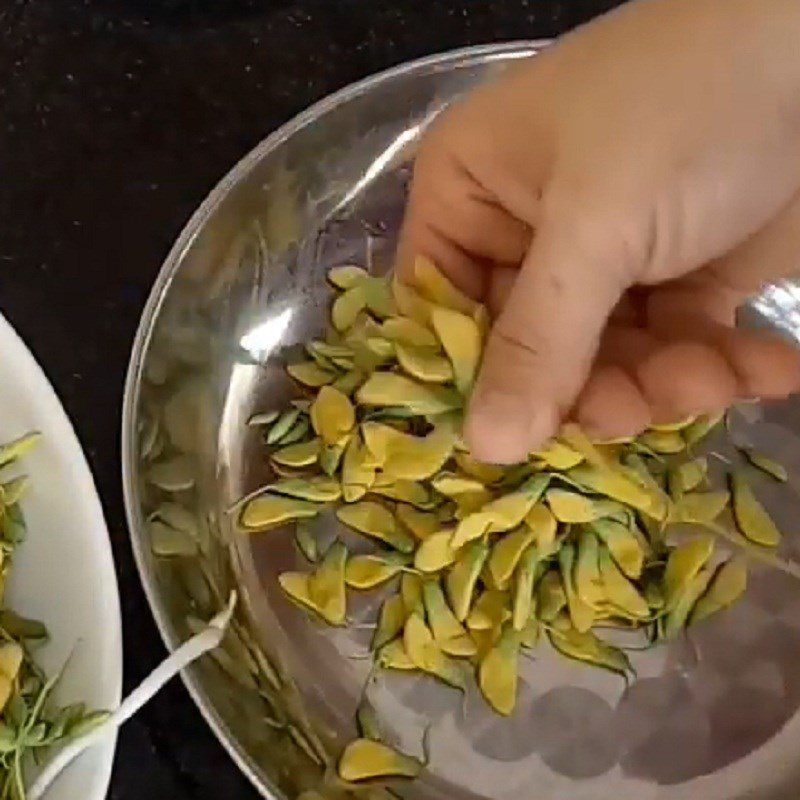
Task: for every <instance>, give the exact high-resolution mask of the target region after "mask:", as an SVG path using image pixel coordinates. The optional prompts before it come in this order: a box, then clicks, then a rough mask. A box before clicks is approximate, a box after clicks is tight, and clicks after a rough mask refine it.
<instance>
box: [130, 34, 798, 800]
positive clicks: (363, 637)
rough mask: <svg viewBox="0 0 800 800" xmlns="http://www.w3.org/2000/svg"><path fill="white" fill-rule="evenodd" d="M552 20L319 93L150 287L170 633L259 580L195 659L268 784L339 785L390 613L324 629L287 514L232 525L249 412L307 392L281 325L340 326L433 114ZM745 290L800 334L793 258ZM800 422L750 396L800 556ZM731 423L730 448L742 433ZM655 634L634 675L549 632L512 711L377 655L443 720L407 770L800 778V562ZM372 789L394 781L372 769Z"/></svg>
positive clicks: (393, 683)
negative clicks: (167, 519)
mask: <svg viewBox="0 0 800 800" xmlns="http://www.w3.org/2000/svg"><path fill="white" fill-rule="evenodd" d="M541 46H543V45H542V43H531V44H513V45H498V46H490V47H485V48H476V49H472V50H467V51H461V52H456V53H449V54H445V55H443V56H438V57H435V58H432V59H427V60H424V61H420V62H416V63H413V64H410V65H406V66H403V67H400V68H398V69H396V70H392V71H390V72H388V73H384V74H382V75H378V76H376V77H374V78H371V79H369V80H367V81H365V82H363V83H361V84H358V85H356V86H353V87H350V88H348V89H346V90H344V91H343V92H341V93H339V94H337V95H334V96H332V97H331V98H328V99H327V100H324V101H323V102H322V103H320V104H318V105H317V106H315V107H313V108H312V109H310V110H309V111H308V112H306V113H305V114H303V115H301V116H300V117H298V118H297V119H296V120H294V121H293V122H291V123H289V124H288V125H287V126H285V127H284V128H282V129H281V130H279V131H277V132H276V133H275V134H273V136H271V137H269V138H268V139H267V140H265V142H264V143H262V144H261V145H260V146H259V147H258V148H256V150H254V151H253V152H252V153H251V154H250V155H248V156H247V157H246V158H245V159H244V160H243V161H242V162H241V163H240V164H238V165H237V166H236V167H235V168H234V169H233V170H232V171H231V173H230V174H229V175H228V176H227V177H226V178H225V179H224V180H223V181H222V183H221V184H220V185H219V186H218V187H217V188H216V189H215V190H214V192H213V193H212V194H211V195H210V197H209V198H208V200H207V201H206V202H205V203H204V204H203V206H202V207H201V208H200V209H199V211H198V212H197V213H196V214H195V216H194V217H193V218H192V219H191V221H190V222H189V224H188V225H187V227H186V229H185V230H184V232H183V234H182V235H181V237H180V239H179V240H178V242H177V243H176V245H175V247H174V248H173V250H172V252H171V253H170V255H169V257H168V258H167V260H166V262H165V264H164V267H163V269H162V271H161V274H160V275H159V278H158V280H157V281H156V284H155V286H154V288H153V292H152V294H151V297H150V300H149V302H148V304H147V308H146V310H145V313H144V316H143V319H142V323H141V326H140V329H139V333H138V336H137V340H136V344H135V347H134V352H133V356H132V360H131V367H130V372H129V377H128V383H127V387H126V394H125V408H124V420H123V459H124V463H123V468H124V481H125V496H126V503H127V509H128V517H129V524H130V528H131V536H132V540H133V545H134V550H135V553H136V557H137V561H138V564H139V569H140V572H141V575H142V580H143V583H144V585H145V589H146V591H147V594H148V597H149V600H150V604H151V607H152V609H153V613H154V615H155V617H156V620H157V622H158V625H159V627H160V629H161V632H162V635H163V636H164V640H165V642H166V644H167V646H168V647H170V648H172V647H174V646H175V644H176V643H177V642H178V641H180V640H181V639H183V638H184V637H185V636H186V635H187V634H188V633H189V632H190V631H191V630H192V628H193V626H196V625H197V624H198V622H197V621H198V620H201V619H205V618H206V617H208V616H209V615H210V614H211V613H213V611H214V610H215V609H216V608H217V607H218V606H219V605H220V603H221V602H222V601H223V599H224V598H225V597H226V596H227V593H228V592H229V591H230V589H232V588H234V587H235V588H237V589H238V590H239V592H240V594H241V596H242V599H243V602H242V603H241V604H240V607H239V610H238V613H237V618H236V625H235V628H234V629H233V631H232V632H231V634H230V635H229V636H228V638H227V640H226V646H225V649H224V650H223V651H221V652H219V653H217V654H216V657H215V658H214V659H211V658H208V659H206V661H205V662H204V663H202V664H200V665H198V666H197V667H196V668H194V669H192V670H190V671H189V672H188V674H187V675H186V676H185V680H186V683H187V686H188V688H189V690H190V692H191V693H192V696H193V697H194V698H195V700H196V702H197V703H198V705H199V707H200V709H201V711H202V712H203V714H204V715H205V717H206V719H207V720H208V721H209V724H211V726H212V727H213V728H214V730H215V731H216V733H217V735H218V736H219V738H220V740H221V741H222V743H223V744H224V745H225V746H226V747H227V748H228V750H229V751H230V753H231V754H232V756H233V757H234V758H235V759H236V761H237V763H238V764H239V765H240V766H241V767H242V769H243V770H244V771H245V772H246V773H247V774H248V775H249V777H250V778H251V779H252V780H253V783H254V784H255V785H256V787H257V788H258V789H259V790H260V791H261V792H262V793H263V794H264V796H267V797H279V796H291V797H293V796H295V795H297V794H298V793H300V792H303V791H317V792H321V793H322V794H323V795H325V796H328V795H331V796H337V797H341V796H344V793H343V790H342V789H341V787H336V786H334V785H332V784H331V782H330V781H329V780H328V781H326V780H325V779H324V774H325V767H326V765H329V764H330V763H332V762H331V760H332V758H333V755H334V754H335V753H336V752H337V748H339V747H340V746H341V744H342V743H343V742H344V741H345V740H346V739H347V738H349V737H351V736H352V735H353V734H354V728H353V712H354V710H355V706H356V704H357V702H358V698H359V695H360V693H361V691H362V686H363V684H364V679H365V678H366V675H367V672H368V669H369V662H368V661H366V660H364V659H363V658H361V656H362V655H363V654H364V653H365V652H366V645H367V643H368V641H369V636H370V631H369V630H368V629H366V627H365V625H364V624H361V625H359V624H355V625H353V626H351V627H350V628H348V629H346V630H328V629H323V628H322V627H320V626H318V625H316V624H315V623H313V622H311V621H310V620H308V618H307V617H306V616H305V615H303V614H302V613H301V612H299V611H298V610H297V609H295V608H294V607H293V606H290V605H289V604H288V603H287V602H286V601H285V599H284V598H283V597H282V596H281V594H280V593H279V592H278V591H276V583H275V576H276V574H277V573H278V572H279V571H282V570H284V569H287V568H290V567H291V566H292V565H293V564H295V563H296V559H297V558H298V557H297V555H296V553H295V549H294V546H293V543H292V538H291V535H290V533H289V532H288V531H272V532H269V533H265V534H260V535H257V536H253V537H244V536H242V535H240V534H238V533H237V531H236V530H235V528H234V527H233V525H232V515H231V514H230V513H229V512H230V508H231V506H232V505H233V504H234V503H235V502H236V500H237V499H238V498H239V497H241V496H242V495H243V494H244V493H246V492H248V491H250V490H252V489H253V488H255V487H256V486H258V485H260V484H261V483H263V482H264V481H265V480H266V479H268V478H269V471H268V465H267V462H266V459H265V458H264V448H263V445H262V443H261V441H260V439H259V435H258V433H257V431H256V430H254V429H253V428H248V427H247V425H246V421H247V419H248V418H249V416H250V415H251V414H252V413H253V412H254V411H265V410H270V409H273V408H278V407H280V406H282V405H283V404H284V403H285V402H286V400H287V399H288V398H290V397H291V396H292V386H291V384H290V382H289V381H288V380H287V378H286V376H285V374H284V372H283V369H282V359H281V351H282V348H284V347H288V346H291V345H293V344H295V343H297V342H301V341H303V340H305V339H307V338H308V337H309V336H310V335H313V334H314V333H316V332H318V331H320V330H321V329H322V327H323V325H324V321H325V316H326V313H327V302H328V299H329V290H328V288H327V286H326V283H325V280H324V273H325V269H326V268H327V267H330V266H333V265H335V264H339V263H342V262H356V263H361V264H366V265H368V266H369V267H370V268H371V269H372V270H374V271H381V270H384V269H386V267H387V266H388V263H389V259H390V257H391V253H392V250H393V245H394V236H395V234H396V230H397V224H398V221H399V219H400V215H401V212H402V205H403V200H404V187H405V182H406V180H407V171H408V167H407V164H408V160H409V158H410V157H411V156H412V155H413V150H414V145H415V142H416V140H417V138H418V136H419V133H420V130H421V129H422V128H423V127H424V126H425V125H426V124H427V123H428V122H429V121H430V119H431V118H432V117H433V116H434V115H435V114H436V113H437V111H438V110H439V109H440V108H441V107H442V106H443V105H444V104H446V103H447V102H449V101H451V100H452V99H453V98H454V97H457V96H458V95H459V94H460V93H461V92H463V91H464V90H465V89H466V88H468V87H469V86H471V85H474V84H475V83H476V82H478V81H479V80H481V79H483V78H484V77H485V76H486V74H487V72H488V71H490V70H493V69H500V68H502V67H503V65H504V64H506V63H508V62H509V61H510V60H512V59H516V58H520V57H527V56H530V55H532V54H534V53H535V52H536V50H537V49H539V48H540V47H541ZM747 314H748V317H749V319H750V320H751V321H752V322H754V323H755V324H761V325H770V326H773V327H777V328H779V329H781V330H783V331H784V332H785V333H786V334H787V335H789V336H792V337H794V338H795V339H798V338H800V291H798V290H797V289H796V287H795V286H794V284H792V283H789V284H786V285H785V286H781V287H772V288H771V289H769V290H768V291H767V292H765V294H764V296H763V297H762V298H760V299H759V300H758V301H757V302H756V303H754V304H752V306H751V307H750V308H749V309H748V310H747ZM798 422H799V420H798V406H797V404H796V403H794V402H793V403H789V404H784V405H782V406H778V407H774V408H773V407H771V408H766V409H764V408H761V407H759V406H751V405H747V406H744V407H742V409H741V410H739V411H738V412H737V413H736V414H735V415H734V417H733V424H732V435H733V437H734V439H735V440H736V441H738V442H743V441H752V442H753V443H756V444H758V445H759V446H761V447H762V449H764V450H765V451H768V452H770V453H771V454H772V455H774V456H775V457H777V458H779V459H780V460H782V461H783V463H784V464H785V465H786V466H787V467H788V469H789V471H790V473H791V480H790V482H789V484H788V485H787V486H781V487H775V486H772V485H770V484H769V483H768V482H767V481H766V480H764V481H762V482H759V483H758V484H757V486H756V488H757V490H758V492H759V494H760V496H761V497H762V499H763V500H764V501H765V502H766V503H767V505H768V506H769V507H770V509H771V510H772V512H773V513H774V515H775V516H776V519H777V520H778V522H779V523H780V524H782V525H783V527H784V529H785V530H786V532H787V534H790V535H788V536H787V544H786V548H785V549H786V552H785V555H786V556H787V557H793V558H798V557H800V538H797V537H796V536H792V535H791V534H792V533H793V532H794V529H795V528H797V527H798V524H797V520H798V519H800V515H798V511H800V496H799V495H798V488H800V480H798V479H800V446H799V445H800V443H798V441H797V436H796V433H795V431H797V430H798ZM712 449H714V450H716V451H718V452H719V453H720V455H722V456H724V457H729V458H732V457H735V450H734V448H732V447H731V446H730V444H729V443H726V442H723V441H719V442H716V443H712ZM165 504H167V507H166V509H167V510H166V511H165V510H164V509H165ZM176 507H177V508H178V511H176V510H175V508H176ZM159 509H160V512H159ZM167 512H169V513H171V514H172V515H173V519H174V516H175V515H176V514H178V515H179V518H180V520H181V521H182V525H183V529H184V532H185V536H184V538H183V539H180V537H179V538H178V540H177V542H176V541H171V542H170V543H169V546H168V547H165V544H164V542H163V540H159V538H158V533H159V531H158V525H159V520H158V514H159V513H161V514H162V515H164V514H166V513H167ZM154 515H155V516H154ZM187 520H188V522H187ZM318 524H319V525H320V532H321V533H322V534H323V535H327V536H333V535H334V534H335V533H336V532H337V530H336V523H335V521H334V520H332V519H321V520H320V521H319V523H318ZM154 544H156V547H157V550H158V553H159V554H158V555H156V554H154V552H153V545H154ZM380 599H381V598H380V597H379V596H378V594H377V593H373V594H365V595H361V596H358V597H355V598H354V600H353V602H352V603H351V616H352V617H353V618H354V620H355V622H356V623H358V622H359V621H361V622H366V620H367V619H368V618H369V617H370V615H371V612H372V611H374V609H375V607H376V606H377V604H378V603H379V602H380ZM635 656H636V657H635V659H634V661H635V666H636V667H637V669H638V674H639V679H638V680H637V682H636V683H634V684H633V686H632V687H631V688H630V689H629V690H627V691H626V690H625V687H624V686H623V685H622V684H621V683H620V681H619V680H618V679H616V678H614V677H613V676H610V675H607V674H605V673H601V672H599V671H596V670H591V669H585V668H582V667H580V666H576V665H573V664H571V663H565V662H564V661H563V660H561V659H559V658H556V657H554V656H552V654H550V653H548V652H547V650H546V648H542V649H541V652H539V651H536V653H535V659H534V660H530V661H526V662H525V663H524V666H523V670H522V676H523V682H522V691H521V696H520V702H519V706H518V710H517V712H516V713H515V715H514V716H513V717H512V718H510V719H508V720H505V719H500V718H498V717H497V716H495V715H493V714H492V713H491V712H490V711H488V710H487V708H486V706H485V704H484V703H483V701H482V700H481V698H480V697H479V696H478V695H477V693H476V692H475V691H474V690H472V689H471V690H470V691H468V693H467V695H466V696H465V697H461V696H459V695H458V694H457V693H456V692H454V691H452V690H448V689H444V688H442V687H440V686H439V685H437V684H435V683H432V682H430V681H428V680H425V679H421V678H413V677H412V678H409V677H402V676H401V677H396V676H395V677H385V676H382V677H381V678H380V679H379V680H378V681H377V682H376V683H374V684H372V685H371V688H370V696H371V699H372V701H373V703H374V705H375V706H376V707H377V708H378V710H379V712H380V714H381V717H382V718H383V719H384V720H386V721H387V731H386V733H387V736H389V738H390V739H392V740H393V741H395V742H397V743H399V744H400V745H401V746H402V747H403V748H404V749H406V750H408V751H409V752H417V753H419V748H420V739H421V734H422V731H423V730H424V729H425V728H426V727H428V726H430V745H431V759H432V760H431V765H430V770H429V771H428V773H429V774H428V775H427V776H426V777H425V778H424V779H422V780H420V781H418V782H415V783H414V784H411V785H406V786H404V787H402V791H403V794H404V795H405V796H408V797H415V798H417V797H418V798H423V797H425V798H428V797H430V798H434V797H442V798H444V797H448V798H455V797H459V798H469V797H487V798H497V800H505V798H509V800H510V799H511V798H517V797H519V796H524V797H532V796H535V797H536V798H537V800H546V799H549V798H553V800H555V798H560V799H563V798H564V797H570V798H571V800H578V799H579V798H592V800H600V798H612V797H613V798H619V797H628V796H636V797H639V798H664V799H665V800H667V799H668V800H672V798H688V797H703V798H708V800H712V799H713V798H719V800H734V799H736V798H745V797H758V798H765V799H766V800H779V798H784V797H786V798H789V797H792V798H794V797H796V796H797V790H798V787H800V763H798V761H797V759H796V758H795V757H794V754H796V753H797V752H798V750H800V741H798V737H800V721H798V719H797V718H796V711H797V709H798V708H800V585H794V584H793V583H792V581H791V580H790V579H788V578H785V577H784V576H782V575H776V574H774V573H771V572H767V571H765V570H756V571H755V573H754V576H753V580H752V586H751V588H750V590H749V592H748V595H747V598H746V600H745V602H743V603H742V604H741V605H740V606H738V607H737V608H735V609H734V610H732V611H731V612H728V613H727V614H725V615H723V616H721V617H720V618H719V619H716V620H711V621H710V624H706V625H704V626H700V627H699V628H698V630H697V631H696V632H694V633H692V634H691V636H690V637H688V638H687V639H685V640H681V641H678V642H676V643H674V644H672V645H670V646H669V647H660V648H657V649H655V650H652V651H649V652H646V653H641V654H635ZM359 794H365V795H368V796H369V797H370V798H384V797H387V798H388V795H387V794H385V792H383V790H381V789H378V788H376V787H372V788H367V789H364V790H361V791H360V792H359ZM315 796H316V795H307V798H308V800H311V798H313V797H315Z"/></svg>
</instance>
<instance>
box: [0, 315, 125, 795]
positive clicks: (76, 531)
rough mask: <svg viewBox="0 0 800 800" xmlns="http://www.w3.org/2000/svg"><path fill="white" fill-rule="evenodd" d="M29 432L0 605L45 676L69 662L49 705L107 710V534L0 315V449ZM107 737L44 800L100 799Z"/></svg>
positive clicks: (117, 622)
mask: <svg viewBox="0 0 800 800" xmlns="http://www.w3.org/2000/svg"><path fill="white" fill-rule="evenodd" d="M29 430H39V431H41V433H42V439H41V441H40V442H39V444H38V446H37V447H36V448H35V449H34V451H33V452H32V453H31V454H30V455H28V456H26V458H25V461H24V464H23V465H22V469H23V470H24V472H25V473H26V474H27V475H29V476H30V479H31V485H30V488H29V490H28V493H27V494H26V496H25V498H24V499H23V510H24V513H25V519H26V522H27V525H28V535H27V538H26V540H25V542H23V544H22V545H21V546H20V549H19V551H18V555H17V557H16V558H15V564H14V569H13V570H12V574H11V581H10V584H9V595H8V599H9V605H10V606H11V607H13V608H14V609H15V610H16V611H18V612H19V613H20V614H22V615H23V616H26V617H34V618H36V619H40V620H42V621H43V622H44V623H45V625H47V628H48V630H49V632H50V640H49V641H48V642H47V644H45V645H44V646H43V647H40V648H37V650H36V654H37V659H38V660H39V662H40V663H41V665H42V666H43V667H44V669H45V671H46V672H47V673H48V674H52V673H53V672H54V671H56V670H58V669H59V668H60V667H61V666H62V665H63V664H64V662H65V661H66V660H67V659H69V662H68V663H67V666H66V669H65V671H64V675H63V677H62V679H61V681H60V683H59V685H58V688H57V690H56V693H55V700H56V702H58V703H62V704H63V703H73V702H78V701H83V702H85V703H86V704H87V707H89V708H98V709H99V708H108V709H112V708H115V707H116V706H117V705H119V701H120V694H121V690H122V635H121V629H122V625H121V619H120V607H119V590H118V588H117V578H116V574H115V572H114V562H113V559H112V555H111V545H110V542H109V539H108V529H107V528H106V524H105V520H104V518H103V510H102V507H101V505H100V500H99V498H98V496H97V490H96V489H95V485H94V481H93V479H92V475H91V472H90V471H89V466H88V464H87V463H86V458H85V457H84V455H83V451H82V450H81V446H80V444H79V443H78V439H77V437H76V436H75V432H74V430H73V429H72V425H71V424H70V421H69V419H68V418H67V415H66V414H65V413H64V409H63V408H62V406H61V403H60V402H59V400H58V398H57V397H56V394H55V392H54V391H53V387H52V386H51V385H50V383H49V381H48V380H47V378H46V377H45V375H44V373H43V372H42V370H41V369H40V368H39V365H38V364H37V363H36V361H35V360H34V358H33V356H32V355H31V353H30V352H29V351H28V349H27V348H26V347H25V345H24V344H23V342H22V341H21V340H20V338H19V337H18V336H17V334H16V333H15V332H14V330H13V329H12V328H11V326H10V325H9V324H8V322H6V320H5V319H4V318H3V317H2V316H0V441H3V442H4V441H7V440H9V439H13V438H16V437H17V436H19V435H21V434H23V433H25V432H26V431H29ZM115 745H116V736H114V735H110V736H109V737H108V738H107V739H105V740H103V741H102V742H101V743H99V744H98V745H97V746H96V747H93V748H91V749H89V750H88V751H86V752H85V753H84V754H83V755H82V756H81V757H80V758H78V759H77V760H76V761H75V762H74V763H73V764H72V765H71V766H70V767H69V768H68V769H67V770H65V771H64V772H63V773H62V775H61V776H60V777H59V778H58V780H57V781H56V782H55V783H54V784H53V786H52V787H51V789H50V791H49V792H48V793H47V795H46V799H47V800H75V799H76V798H81V800H102V798H104V797H105V796H106V792H107V790H108V782H109V778H110V775H111V765H112V762H113V760H114V747H115Z"/></svg>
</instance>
